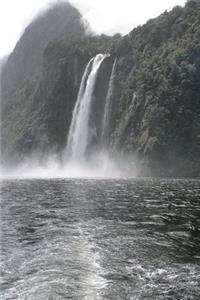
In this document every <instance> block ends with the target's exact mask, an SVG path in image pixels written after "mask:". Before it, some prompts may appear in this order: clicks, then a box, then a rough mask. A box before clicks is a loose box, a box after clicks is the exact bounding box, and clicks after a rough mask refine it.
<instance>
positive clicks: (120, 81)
mask: <svg viewBox="0 0 200 300" xmlns="http://www.w3.org/2000/svg"><path fill="white" fill-rule="evenodd" d="M73 11H74V10H73ZM69 20H70V18H69ZM80 20H81V17H80V15H79V13H78V14H77V23H76V25H74V28H76V26H78V28H79V29H78V30H77V31H76V30H75V31H74V34H73V37H72V36H71V34H70V33H69V32H68V31H67V29H66V28H65V29H64V32H65V34H64V35H65V36H63V34H61V35H62V38H60V34H58V36H57V37H58V38H57V39H56V40H55V39H54V37H55V35H56V34H55V35H53V38H52V40H51V41H50V42H49V43H48V44H47V45H46V46H45V47H44V48H43V53H42V55H39V58H40V62H42V63H41V64H40V63H39V64H38V66H39V67H37V68H36V69H37V71H35V69H34V67H32V66H31V64H32V62H31V61H32V60H33V61H34V59H35V56H34V55H33V56H32V54H30V70H29V71H28V73H27V74H28V76H25V75H24V74H26V72H25V71H23V72H22V73H21V71H20V74H21V75H20V76H19V80H17V81H15V76H14V77H13V76H11V79H12V80H11V81H10V82H12V83H13V84H12V86H13V87H14V86H15V84H16V86H17V87H16V86H15V87H14V89H12V88H10V87H9V83H7V80H5V81H6V83H5V82H3V105H2V110H3V126H2V138H3V143H2V144H3V147H2V150H3V151H2V153H3V159H4V162H10V161H12V162H16V161H18V162H20V161H21V160H23V159H24V158H25V157H30V155H32V154H33V153H34V154H35V153H36V155H37V156H39V157H40V158H41V161H43V160H44V157H47V156H48V153H52V152H53V153H56V154H57V155H58V156H59V155H60V154H61V153H62V150H63V148H64V147H65V144H66V139H67V133H68V129H69V125H70V122H71V117H72V111H73V107H74V105H75V101H76V97H77V93H78V89H79V85H80V81H81V77H82V75H83V72H84V68H85V66H86V65H87V63H88V61H89V60H90V59H91V58H92V57H93V56H94V55H96V54H97V53H99V52H110V54H111V57H110V58H109V59H107V60H106V61H105V62H104V63H103V64H102V68H101V69H100V72H99V76H98V79H97V84H96V87H95V91H94V100H93V108H92V116H91V117H92V118H95V119H96V120H97V123H99V124H100V111H101V110H102V105H103V103H104V101H105V96H106V92H107V88H108V81H109V76H110V73H111V69H112V65H113V62H114V60H115V58H117V66H116V72H115V80H114V97H113V99H114V100H113V105H112V113H111V122H110V129H109V132H110V141H111V144H110V147H111V149H112V150H113V151H120V152H122V153H129V154H132V153H134V154H136V155H137V157H138V158H139V160H140V163H141V175H156V176H200V155H199V153H200V23H199V20H200V2H199V1H198V0H191V1H188V2H187V4H186V6H185V7H184V8H182V7H175V8H174V9H173V10H172V11H170V12H165V13H163V14H162V15H161V16H159V17H158V18H156V19H153V20H150V21H148V22H147V23H146V24H145V25H143V26H139V27H138V28H135V29H134V30H133V31H132V32H130V34H128V35H127V36H124V37H122V36H120V35H118V34H117V35H115V36H113V37H107V36H105V35H102V36H90V37H87V36H86V35H85V33H84V28H83V27H82V25H81V21H80ZM73 21H74V19H73V20H72V23H73ZM35 22H36V23H37V20H36V21H35ZM52 22H54V21H53V19H52V21H51V22H50V23H51V24H53V23H52ZM39 23H40V22H39ZM47 23H48V22H47ZM73 24H74V23H73ZM34 26H35V25H34ZM43 26H44V25H43ZM79 26H80V27H79ZM36 27H37V26H36ZM61 27H62V28H63V26H61ZM69 27H70V26H69ZM70 28H71V27H70ZM58 31H59V30H58ZM19 44H23V37H22V39H21V40H20V41H19ZM27 47H28V44H27ZM16 49H17V47H16ZM27 49H29V47H28V48H27ZM15 51H16V53H17V50H15ZM15 51H14V54H12V55H13V56H14V55H15ZM21 51H22V53H21V55H22V56H23V55H24V54H23V51H24V50H21ZM25 52H26V51H25ZM9 59H11V57H10V58H9ZM38 61H39V60H38ZM8 65H9V64H8ZM11 65H12V67H13V68H14V70H15V72H16V66H15V65H14V64H11ZM36 65H37V64H36ZM9 68H10V67H7V70H9ZM38 70H39V71H38ZM7 72H8V71H7ZM24 72H25V73H24ZM32 72H33V73H34V75H32ZM8 73H9V72H8ZM5 74H6V71H5V70H4V78H6V75H5ZM10 74H12V72H11V73H10ZM38 74H39V75H38ZM20 77H23V83H20V82H22V81H20ZM25 77H26V80H24V79H25ZM8 82H9V80H8ZM96 131H97V136H96V140H95V141H94V142H95V143H97V144H98V136H99V128H96Z"/></svg>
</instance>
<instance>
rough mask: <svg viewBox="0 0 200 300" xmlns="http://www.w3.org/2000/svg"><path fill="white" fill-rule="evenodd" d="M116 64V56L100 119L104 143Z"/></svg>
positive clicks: (106, 135)
mask: <svg viewBox="0 0 200 300" xmlns="http://www.w3.org/2000/svg"><path fill="white" fill-rule="evenodd" d="M116 65H117V58H116V59H115V61H114V63H113V67H112V72H111V75H110V80H109V84H108V92H107V95H106V101H105V107H104V114H103V119H102V134H101V140H102V142H103V143H104V142H105V141H106V139H107V137H108V130H109V123H110V115H111V111H112V98H113V89H114V79H115V70H116Z"/></svg>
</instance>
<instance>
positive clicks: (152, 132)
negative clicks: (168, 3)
mask: <svg viewBox="0 0 200 300" xmlns="http://www.w3.org/2000/svg"><path fill="white" fill-rule="evenodd" d="M199 19H200V2H199V1H189V2H188V3H187V4H186V7H185V8H181V7H175V8H174V9H173V10H172V11H171V12H169V13H164V14H163V15H161V16H160V17H158V18H157V19H154V20H150V21H149V22H148V23H147V24H146V25H144V26H142V27H139V28H137V29H134V30H133V31H132V32H131V33H130V34H129V35H128V36H127V37H125V38H124V39H123V41H122V42H121V44H122V45H125V44H127V46H126V48H125V49H129V50H128V51H127V53H125V55H124V54H123V52H122V53H121V48H120V47H121V45H119V46H117V47H116V48H115V49H114V50H115V52H116V53H119V56H120V59H121V60H123V59H124V60H126V59H128V58H130V59H131V57H132V59H131V61H132V63H133V66H132V68H131V71H130V72H129V73H128V76H125V77H124V86H123V87H122V89H121V91H120V93H119V94H118V97H117V98H118V101H117V108H116V111H117V115H118V116H119V117H118V120H119V121H118V122H116V123H115V129H114V133H113V144H114V147H117V148H119V149H123V151H135V152H136V153H137V154H138V155H139V157H140V158H141V159H142V161H143V166H144V167H147V168H148V169H149V170H150V173H151V174H154V175H162V176H166V175H168V176H197V175H199V174H200V156H199V153H200V140H199V138H200V42H199V41H200V39H199V37H200V25H199ZM122 50H123V49H122ZM126 66H130V63H127V64H126V62H124V63H123V67H122V68H123V69H125V68H126ZM118 73H119V71H118ZM144 169H146V168H144Z"/></svg>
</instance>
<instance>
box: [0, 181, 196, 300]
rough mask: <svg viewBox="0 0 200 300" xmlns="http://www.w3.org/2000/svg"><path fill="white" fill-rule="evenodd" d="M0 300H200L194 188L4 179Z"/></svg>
mask: <svg viewBox="0 0 200 300" xmlns="http://www.w3.org/2000/svg"><path fill="white" fill-rule="evenodd" d="M1 193H2V199H1V299H4V300H7V299H20V300H21V299H24V300H25V299H26V300H47V299H52V300H57V299H113V300H114V299H138V300H143V299H146V300H156V299H158V300H160V299H174V300H175V299H176V300H179V299H180V300H188V299H195V300H199V299H200V181H199V180H153V179H152V180H143V179H140V180H131V179H129V180H94V179H93V180H89V179H88V180H84V179H77V180H75V179H66V180H65V179H58V180H52V179H51V180H36V179H35V180H8V181H6V180H5V181H3V183H2V191H1Z"/></svg>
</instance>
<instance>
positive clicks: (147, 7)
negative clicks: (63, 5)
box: [0, 0, 186, 58]
mask: <svg viewBox="0 0 200 300" xmlns="http://www.w3.org/2000/svg"><path fill="white" fill-rule="evenodd" d="M185 1H186V0H151V1H150V0H71V1H70V2H71V4H73V5H74V6H75V7H77V8H78V9H79V11H80V12H81V13H82V15H83V17H84V18H85V19H87V20H88V21H89V23H90V25H91V27H92V29H93V31H95V32H96V33H105V34H114V33H117V32H120V33H122V34H126V33H128V32H129V31H131V30H132V29H133V28H134V27H136V26H138V25H141V24H144V23H145V22H146V21H147V20H148V19H151V18H154V17H157V16H158V15H160V14H161V13H162V12H164V11H165V10H170V9H172V8H173V7H174V6H176V5H182V6H183V5H184V4H185ZM55 2H59V0H55V1H52V0H14V1H13V0H5V1H4V0H0V38H1V46H0V58H2V57H3V56H5V55H7V54H9V53H10V52H11V51H12V50H13V48H14V46H15V44H16V42H17V41H18V39H19V38H20V35H21V34H22V33H23V30H24V29H25V27H26V26H27V25H28V24H29V22H30V21H31V20H32V19H33V18H34V17H35V16H36V15H37V14H38V13H40V12H41V11H42V10H45V9H46V8H47V7H48V6H49V5H51V4H52V3H55Z"/></svg>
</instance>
